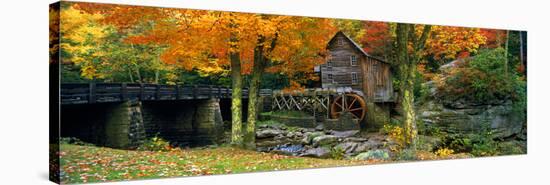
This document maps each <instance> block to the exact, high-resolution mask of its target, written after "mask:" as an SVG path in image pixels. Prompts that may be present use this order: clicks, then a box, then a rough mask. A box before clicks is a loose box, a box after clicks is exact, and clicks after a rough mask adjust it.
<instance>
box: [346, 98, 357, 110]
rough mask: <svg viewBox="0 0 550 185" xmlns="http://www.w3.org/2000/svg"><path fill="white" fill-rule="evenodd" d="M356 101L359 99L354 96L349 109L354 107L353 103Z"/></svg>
mask: <svg viewBox="0 0 550 185" xmlns="http://www.w3.org/2000/svg"><path fill="white" fill-rule="evenodd" d="M355 101H357V98H355V97H354V98H353V101H351V103H350V104H349V106H348V109H351V107H353V103H355Z"/></svg>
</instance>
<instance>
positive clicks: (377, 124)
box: [362, 102, 391, 132]
mask: <svg viewBox="0 0 550 185" xmlns="http://www.w3.org/2000/svg"><path fill="white" fill-rule="evenodd" d="M390 110H391V108H390V105H389V104H385V103H373V102H367V114H366V115H365V119H363V121H362V124H363V125H362V129H364V130H366V131H368V132H378V131H379V130H380V129H381V128H382V127H384V124H387V123H389V122H390Z"/></svg>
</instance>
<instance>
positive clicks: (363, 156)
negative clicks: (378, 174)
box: [354, 150, 390, 160]
mask: <svg viewBox="0 0 550 185" xmlns="http://www.w3.org/2000/svg"><path fill="white" fill-rule="evenodd" d="M354 159H356V160H369V159H378V160H388V159H390V154H389V153H388V152H387V151H384V150H369V151H367V152H363V153H360V154H359V155H357V156H355V157H354Z"/></svg>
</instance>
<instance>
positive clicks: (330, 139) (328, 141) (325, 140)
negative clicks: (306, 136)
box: [311, 135, 338, 147]
mask: <svg viewBox="0 0 550 185" xmlns="http://www.w3.org/2000/svg"><path fill="white" fill-rule="evenodd" d="M311 142H312V143H313V146H314V147H317V146H326V145H332V144H334V143H336V142H338V137H336V136H333V135H322V136H317V137H315V138H313V139H312V140H311Z"/></svg>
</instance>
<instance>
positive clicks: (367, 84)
mask: <svg viewBox="0 0 550 185" xmlns="http://www.w3.org/2000/svg"><path fill="white" fill-rule="evenodd" d="M352 42H353V41H351V40H349V39H348V38H347V37H346V36H345V35H344V34H343V33H341V32H339V33H337V34H336V35H335V36H334V38H333V39H331V41H330V42H329V44H328V47H327V48H328V50H329V52H330V57H329V59H327V62H326V63H325V64H323V65H321V66H320V72H321V86H322V87H323V88H333V87H352V88H353V89H354V90H360V91H362V92H363V93H364V95H365V98H366V99H367V100H368V101H371V102H389V101H393V98H392V96H393V86H392V76H391V69H390V65H389V64H388V63H385V62H383V61H381V60H379V59H376V58H373V57H371V56H369V55H368V54H366V53H364V52H362V51H361V48H358V46H356V45H355V44H354V43H352ZM351 56H356V58H357V65H354V66H352V65H351V58H350V57H351ZM329 61H331V65H330V66H332V67H329ZM353 73H356V74H357V77H358V78H357V83H352V74H353ZM329 75H332V80H331V79H329Z"/></svg>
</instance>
